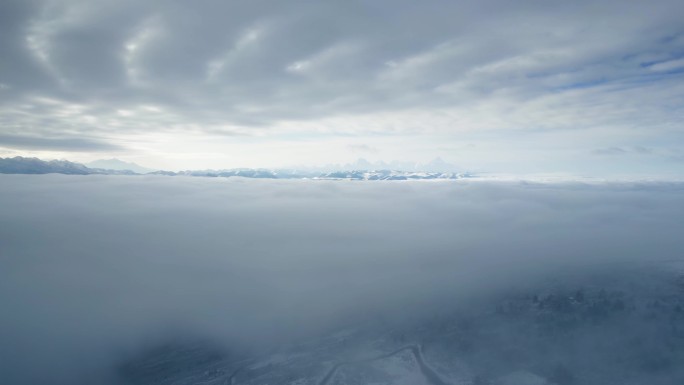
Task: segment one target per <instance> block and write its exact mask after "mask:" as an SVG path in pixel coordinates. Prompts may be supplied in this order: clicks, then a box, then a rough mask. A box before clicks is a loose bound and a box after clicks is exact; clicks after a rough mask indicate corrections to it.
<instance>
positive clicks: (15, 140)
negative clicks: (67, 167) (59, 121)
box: [0, 134, 123, 152]
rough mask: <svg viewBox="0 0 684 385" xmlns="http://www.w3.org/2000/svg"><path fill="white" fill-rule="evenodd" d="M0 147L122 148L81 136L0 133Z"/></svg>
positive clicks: (53, 148) (84, 149) (98, 149)
mask: <svg viewBox="0 0 684 385" xmlns="http://www.w3.org/2000/svg"><path fill="white" fill-rule="evenodd" d="M0 147H9V148H20V149H26V150H57V151H88V152H90V151H93V152H97V151H118V150H122V149H123V148H122V147H120V146H117V145H114V144H112V143H108V142H104V141H100V140H91V139H86V138H83V137H75V138H63V137H62V138H48V137H42V136H41V137H35V136H21V135H3V134H0Z"/></svg>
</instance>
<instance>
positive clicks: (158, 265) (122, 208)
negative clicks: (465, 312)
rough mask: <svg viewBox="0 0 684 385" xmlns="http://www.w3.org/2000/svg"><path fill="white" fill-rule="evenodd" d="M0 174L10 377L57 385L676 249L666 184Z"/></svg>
mask: <svg viewBox="0 0 684 385" xmlns="http://www.w3.org/2000/svg"><path fill="white" fill-rule="evenodd" d="M0 179H1V181H0V182H2V183H0V186H2V187H1V188H0V208H1V209H2V213H3V214H2V216H0V244H2V245H3V247H2V249H1V250H0V265H1V267H2V268H0V308H2V309H3V311H2V312H0V340H2V341H3V343H2V344H0V358H1V359H0V372H2V373H3V381H6V382H8V383H12V384H25V383H26V384H28V383H45V382H51V383H57V384H59V383H71V384H72V383H75V382H77V379H78V378H79V377H78V376H80V375H82V374H84V373H87V372H90V373H98V372H97V370H100V369H105V368H107V367H108V365H111V364H112V363H113V362H115V361H116V359H117V358H120V357H121V356H122V355H124V354H125V353H126V352H130V351H135V349H136V348H137V347H139V346H140V345H144V344H145V343H147V342H150V341H155V340H161V339H163V338H166V337H168V336H169V335H179V334H180V335H190V336H192V335H199V336H202V337H206V338H210V339H211V340H213V341H216V342H221V343H226V344H229V345H230V346H233V347H242V348H246V347H250V348H254V347H261V346H269V345H270V344H277V343H281V342H288V341H290V340H293V339H294V340H297V339H300V338H304V337H310V336H312V335H316V333H318V332H319V331H323V330H327V329H329V328H332V327H336V326H339V325H341V324H346V323H348V322H356V321H362V320H364V319H366V317H371V318H373V317H380V316H383V315H392V314H397V312H399V313H398V314H403V316H408V315H407V314H409V313H410V314H418V313H419V312H420V310H421V309H432V306H438V305H440V304H441V305H444V304H448V305H449V306H456V305H457V304H458V303H459V302H460V301H461V300H463V299H473V298H477V297H478V296H479V295H485V294H487V293H489V292H491V291H497V290H500V289H505V288H508V287H509V284H511V283H514V282H518V283H519V282H531V281H534V280H537V279H543V278H544V277H545V276H546V273H547V272H548V271H550V270H554V269H560V270H562V271H570V270H573V269H582V268H585V267H591V266H598V265H601V266H603V265H612V264H614V265H619V266H624V265H625V264H629V263H630V262H639V261H641V262H643V261H652V260H659V259H669V258H673V257H677V256H678V255H679V254H680V252H681V250H683V249H684V244H683V242H684V241H682V237H681V234H680V232H681V231H680V227H681V226H680V225H679V224H680V222H681V218H682V216H683V215H684V202H682V199H684V198H683V197H684V195H683V194H682V189H683V187H682V185H681V184H595V185H584V184H526V183H488V182H476V181H469V182H468V181H464V182H463V183H422V184H421V183H400V184H396V183H395V184H391V183H388V184H384V183H377V184H364V183H345V182H342V183H337V182H323V181H321V182H320V183H311V182H306V181H289V182H285V181H254V180H250V181H245V180H239V179H229V180H225V179H204V178H201V179H200V178H197V179H195V178H180V179H179V178H165V177H123V176H122V177H106V176H87V177H70V176H64V175H49V176H41V177H32V176H26V175H0ZM36 368H40V370H36ZM94 382H95V383H100V381H90V383H94Z"/></svg>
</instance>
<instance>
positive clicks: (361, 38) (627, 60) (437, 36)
mask: <svg viewBox="0 0 684 385" xmlns="http://www.w3.org/2000/svg"><path fill="white" fill-rule="evenodd" d="M4 6H5V7H6V8H7V9H6V13H3V14H4V15H8V16H6V17H12V22H11V23H7V24H3V28H4V30H5V32H6V33H5V34H3V38H2V40H1V43H0V44H1V46H0V49H2V50H3V52H6V53H7V55H3V57H6V58H9V59H8V60H9V65H8V66H3V67H2V69H1V70H0V71H1V72H0V81H1V82H3V83H6V84H8V85H9V86H10V87H11V90H12V92H11V94H8V95H9V96H0V97H4V98H5V99H4V100H5V104H6V105H7V106H9V107H8V108H10V109H12V108H14V109H16V108H18V107H17V106H19V105H21V104H22V103H24V97H25V96H26V95H27V94H30V95H31V96H35V95H40V96H45V97H53V98H59V99H60V100H64V101H65V102H69V103H84V104H89V105H90V104H94V105H97V106H98V108H100V107H102V108H104V109H105V110H109V112H111V111H116V110H117V109H131V108H135V107H136V106H138V105H140V104H155V105H160V106H162V107H165V108H166V109H167V110H169V111H173V112H174V114H175V119H176V123H177V124H195V125H198V126H212V125H221V124H226V123H229V124H234V125H243V126H269V125H271V124H274V123H278V122H282V121H285V120H306V119H314V118H321V117H328V116H335V115H339V114H350V113H352V114H353V113H366V112H377V111H393V110H397V109H403V108H407V107H412V108H416V107H429V108H437V107H450V106H463V105H465V106H468V105H469V104H472V103H478V102H482V101H487V100H490V99H491V98H493V97H498V96H500V95H505V96H506V97H507V98H510V100H509V102H510V103H512V104H514V105H515V104H516V103H526V102H527V101H530V100H531V101H534V99H535V98H537V97H540V96H542V95H545V94H546V93H548V92H563V90H572V89H575V88H577V87H580V86H591V85H596V84H606V83H616V82H617V83H618V84H621V83H622V82H624V81H627V80H633V79H641V78H644V77H645V76H646V75H645V74H646V73H648V76H650V75H651V73H652V72H653V71H651V70H649V69H648V68H644V67H642V64H643V63H645V62H664V63H667V62H676V60H677V58H676V57H673V52H678V51H681V49H682V47H684V46H682V41H683V40H682V39H681V38H679V36H681V35H682V34H683V33H684V30H682V28H681V24H680V23H679V20H678V18H677V17H676V16H675V15H679V14H681V13H682V12H684V9H681V8H682V5H681V2H677V1H657V2H655V3H649V4H640V3H629V4H625V3H624V2H602V3H601V5H595V4H594V3H593V2H573V3H571V4H570V3H568V4H560V3H554V4H553V5H552V6H551V5H548V6H544V5H540V4H539V3H538V2H517V3H516V4H515V6H513V5H512V4H510V3H509V2H505V1H492V2H487V4H486V5H481V4H479V3H478V4H475V3H467V2H466V3H463V2H441V1H429V2H421V4H420V5H417V4H415V3H412V2H403V1H402V2H395V1H392V2H390V1H380V2H373V3H368V2H361V1H339V2H325V3H317V2H309V1H295V2H287V3H283V2H278V1H253V2H224V1H203V2H201V3H198V4H189V3H187V2H182V1H171V2H145V3H140V2H130V1H122V2H109V1H90V2H84V1H63V2H27V3H24V2H14V1H13V2H6V3H5V5H4ZM492 9H495V10H496V11H495V12H490V11H489V10H492ZM678 11H680V12H678ZM27 39H28V40H27ZM650 81H656V82H657V81H661V82H664V81H666V79H665V78H663V79H661V78H657V79H656V78H652V79H650ZM635 87H638V86H635ZM601 94H602V95H604V96H606V95H611V94H610V91H608V90H603V91H601ZM0 95H4V94H0ZM662 97H664V96H662ZM632 98H633V99H634V98H636V99H635V100H636V101H637V102H639V101H642V99H641V97H640V96H632ZM618 102H619V100H615V101H611V103H615V104H618ZM656 104H657V103H656ZM12 106H13V107H12ZM580 107H582V105H579V106H578V109H579V108H580ZM556 108H557V107H556ZM654 108H656V110H657V106H656V107H654ZM574 112H575V111H570V112H569V114H572V113H574ZM656 113H657V111H656ZM630 114H632V112H630V111H622V112H621V116H620V117H619V118H620V119H622V120H621V121H622V122H624V121H625V120H628V119H626V118H625V117H626V116H627V117H629V116H631V115H630ZM603 115H605V114H603ZM603 115H599V116H602V118H603V119H615V117H611V116H603ZM15 119H17V120H21V117H15ZM656 120H657V119H656ZM513 123H515V120H513ZM528 123H529V122H528ZM64 124H65V122H64V121H63V120H60V119H57V121H56V122H55V124H54V126H52V127H49V129H50V130H53V131H57V130H60V129H61V127H62V126H63V125H64ZM129 126H130V125H126V124H121V125H119V126H117V128H116V129H118V130H127V129H129V128H128V127H129ZM168 127H169V125H168V124H165V122H157V123H156V125H155V126H154V129H155V130H164V129H167V128H168ZM134 129H135V128H134Z"/></svg>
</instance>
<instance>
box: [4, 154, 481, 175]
mask: <svg viewBox="0 0 684 385" xmlns="http://www.w3.org/2000/svg"><path fill="white" fill-rule="evenodd" d="M93 163H95V162H93ZM93 163H89V165H92V164H93ZM114 163H115V164H118V165H120V166H122V167H123V166H124V165H135V163H127V162H123V161H120V160H118V159H115V162H114ZM95 164H104V163H95ZM135 166H137V165H135ZM138 167H140V166H138ZM140 168H142V169H145V168H144V167H140ZM52 173H57V174H68V175H92V174H100V175H165V176H196V177H223V178H229V177H243V178H256V179H322V180H427V179H461V178H466V177H470V176H471V175H470V174H462V173H455V172H425V171H401V170H389V169H387V170H349V171H333V172H319V171H301V170H294V169H275V170H270V169H261V168H260V169H253V168H240V169H228V170H188V171H179V172H173V171H164V170H158V171H152V172H135V171H134V170H129V169H107V168H92V167H87V166H85V165H83V164H81V163H75V162H70V161H68V160H51V161H45V160H41V159H38V158H24V157H21V156H17V157H14V158H0V174H52Z"/></svg>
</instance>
